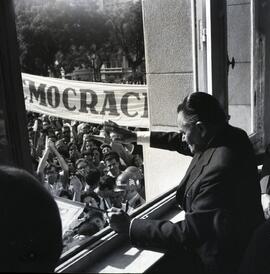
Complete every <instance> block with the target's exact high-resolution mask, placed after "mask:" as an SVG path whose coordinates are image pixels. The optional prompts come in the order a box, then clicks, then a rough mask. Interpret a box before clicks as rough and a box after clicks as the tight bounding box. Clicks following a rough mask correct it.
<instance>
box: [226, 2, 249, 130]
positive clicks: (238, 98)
mask: <svg viewBox="0 0 270 274" xmlns="http://www.w3.org/2000/svg"><path fill="white" fill-rule="evenodd" d="M250 5H251V3H250V0H227V27H228V57H229V59H230V60H231V59H232V57H234V59H235V67H234V69H232V68H231V66H230V68H229V75H228V93H229V94H228V102H229V115H230V116H231V119H230V123H231V124H232V125H235V126H238V127H241V128H243V129H244V130H245V131H246V132H247V133H251V123H252V122H253V121H251V7H250Z"/></svg>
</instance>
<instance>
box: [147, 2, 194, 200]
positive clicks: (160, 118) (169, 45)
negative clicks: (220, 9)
mask: <svg viewBox="0 0 270 274" xmlns="http://www.w3.org/2000/svg"><path fill="white" fill-rule="evenodd" d="M154 2H155V3H154V4H153V1H152V0H143V19H144V37H145V52H146V72H147V85H148V94H149V113H150V125H151V126H150V129H151V130H152V131H157V130H164V131H169V130H171V131H176V130H177V127H176V117H177V116H176V108H177V105H178V104H179V103H180V101H181V100H182V99H183V98H184V97H185V96H186V95H187V94H189V93H191V92H192V91H193V65H192V64H193V55H192V21H191V18H192V16H191V15H192V6H191V2H192V1H190V0H181V1H179V0H166V1H164V0H155V1H154ZM190 160H191V158H190V157H186V156H182V155H180V154H177V153H175V152H169V151H165V150H164V151H163V150H159V149H153V148H149V147H146V146H144V162H145V178H146V199H147V200H151V199H152V198H153V197H155V196H157V195H158V194H160V193H162V192H164V191H166V190H168V189H170V188H172V187H173V186H176V185H177V184H178V183H179V182H180V180H181V178H182V177H183V176H184V174H185V171H186V168H187V166H188V164H189V162H190Z"/></svg>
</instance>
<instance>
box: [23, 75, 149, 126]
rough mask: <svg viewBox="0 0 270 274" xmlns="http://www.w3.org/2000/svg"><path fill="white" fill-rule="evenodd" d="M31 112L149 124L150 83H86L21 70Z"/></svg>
mask: <svg viewBox="0 0 270 274" xmlns="http://www.w3.org/2000/svg"><path fill="white" fill-rule="evenodd" d="M22 82H23V90H24V97H25V106H26V109H27V110H29V111H34V112H38V113H42V114H46V115H52V116H57V117H61V118H64V119H70V120H78V121H83V122H90V123H97V124H101V123H103V122H104V121H106V120H112V121H115V122H116V123H118V124H119V125H122V126H130V127H143V128H148V127H149V118H148V107H147V86H145V85H127V84H108V83H98V82H84V81H74V80H66V79H57V78H50V77H42V76H35V75H31V74H26V73H22Z"/></svg>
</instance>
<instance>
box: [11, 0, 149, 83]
mask: <svg viewBox="0 0 270 274" xmlns="http://www.w3.org/2000/svg"><path fill="white" fill-rule="evenodd" d="M87 3H88V5H87V6H85V5H77V4H76V5H72V4H70V2H69V1H59V0H58V1H57V0H49V1H43V0H14V4H15V12H16V25H17V33H18V41H19V47H20V61H21V66H22V71H24V72H27V73H32V74H37V75H45V76H46V75H48V73H49V71H51V72H52V73H53V74H54V75H55V76H59V75H60V68H61V67H63V68H64V70H65V72H66V73H68V72H72V71H73V70H74V68H76V67H87V68H92V70H93V71H94V75H95V80H99V79H100V76H99V71H100V67H101V65H102V64H103V63H104V62H107V61H108V60H109V59H110V57H111V56H112V55H113V54H114V53H116V52H119V50H122V52H124V54H125V55H126V57H127V59H128V60H129V63H130V64H131V65H132V67H134V68H136V66H138V65H139V64H140V63H141V62H142V61H143V56H144V45H143V31H142V18H141V6H140V2H137V3H136V4H135V5H131V6H129V7H128V8H126V9H125V10H118V11H117V12H115V13H104V12H100V10H98V7H97V5H96V4H95V2H94V1H88V2H87Z"/></svg>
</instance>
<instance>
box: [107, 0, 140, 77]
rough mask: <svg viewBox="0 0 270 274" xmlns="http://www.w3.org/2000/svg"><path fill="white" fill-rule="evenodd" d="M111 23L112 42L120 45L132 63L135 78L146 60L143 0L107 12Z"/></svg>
mask: <svg viewBox="0 0 270 274" xmlns="http://www.w3.org/2000/svg"><path fill="white" fill-rule="evenodd" d="M107 16H108V22H109V23H110V24H111V27H112V28H111V42H112V44H114V45H115V46H116V47H117V46H118V47H120V48H121V49H122V51H123V53H124V54H125V56H126V58H127V60H128V62H129V64H130V65H131V68H132V72H133V78H136V75H138V74H139V73H137V72H136V69H137V67H138V66H139V65H141V64H142V63H143V62H144V37H143V20H142V6H141V1H136V2H135V3H132V2H131V3H130V4H129V5H126V7H125V8H123V9H118V10H116V11H112V12H107Z"/></svg>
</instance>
